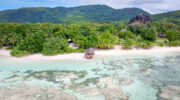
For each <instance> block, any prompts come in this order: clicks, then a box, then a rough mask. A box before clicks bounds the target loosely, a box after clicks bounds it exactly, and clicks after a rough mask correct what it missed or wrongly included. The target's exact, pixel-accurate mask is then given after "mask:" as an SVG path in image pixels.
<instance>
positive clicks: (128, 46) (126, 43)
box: [122, 39, 133, 49]
mask: <svg viewBox="0 0 180 100" xmlns="http://www.w3.org/2000/svg"><path fill="white" fill-rule="evenodd" d="M132 46H133V40H132V39H126V40H124V41H123V43H122V48H123V49H131V48H132Z"/></svg>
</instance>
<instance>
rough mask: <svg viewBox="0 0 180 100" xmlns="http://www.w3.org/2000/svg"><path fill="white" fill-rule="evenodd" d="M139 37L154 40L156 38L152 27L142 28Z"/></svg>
mask: <svg viewBox="0 0 180 100" xmlns="http://www.w3.org/2000/svg"><path fill="white" fill-rule="evenodd" d="M141 37H142V38H143V39H144V40H148V41H152V42H154V41H155V40H156V39H157V34H156V32H155V31H154V30H153V29H151V28H150V29H149V28H144V29H142V31H141Z"/></svg>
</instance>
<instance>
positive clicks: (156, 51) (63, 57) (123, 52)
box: [0, 46, 180, 60]
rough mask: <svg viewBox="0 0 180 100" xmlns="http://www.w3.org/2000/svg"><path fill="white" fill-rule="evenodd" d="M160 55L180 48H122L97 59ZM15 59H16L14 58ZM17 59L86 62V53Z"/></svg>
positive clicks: (100, 52) (101, 52)
mask: <svg viewBox="0 0 180 100" xmlns="http://www.w3.org/2000/svg"><path fill="white" fill-rule="evenodd" d="M160 53H180V46H179V47H154V48H152V49H136V48H133V49H131V50H123V49H121V47H120V46H116V47H115V48H114V49H109V50H99V49H98V50H95V57H101V56H120V55H141V54H142V55H144V54H160ZM0 56H7V57H11V55H10V50H6V49H5V48H3V49H0ZM14 58H15V57H14ZM17 59H28V60H30V59H31V60H85V58H84V53H71V54H59V55H55V56H44V55H42V54H40V53H37V54H32V55H28V56H24V57H19V58H17Z"/></svg>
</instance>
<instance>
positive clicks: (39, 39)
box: [17, 31, 46, 53]
mask: <svg viewBox="0 0 180 100" xmlns="http://www.w3.org/2000/svg"><path fill="white" fill-rule="evenodd" d="M45 37H46V35H45V33H44V32H43V31H38V32H36V33H34V34H30V35H29V36H27V37H26V38H25V39H24V40H22V41H21V42H20V44H19V45H18V46H17V48H18V50H20V51H27V52H30V53H37V52H41V51H42V50H43V44H44V40H45Z"/></svg>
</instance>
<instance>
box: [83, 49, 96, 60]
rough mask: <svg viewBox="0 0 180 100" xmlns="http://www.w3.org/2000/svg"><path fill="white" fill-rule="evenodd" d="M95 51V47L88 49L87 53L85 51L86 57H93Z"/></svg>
mask: <svg viewBox="0 0 180 100" xmlns="http://www.w3.org/2000/svg"><path fill="white" fill-rule="evenodd" d="M94 52H95V50H94V49H93V48H89V49H87V50H86V53H85V58H87V59H92V58H93V56H94Z"/></svg>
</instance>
